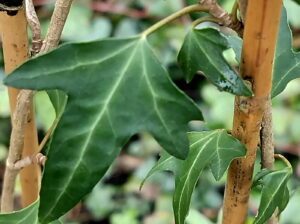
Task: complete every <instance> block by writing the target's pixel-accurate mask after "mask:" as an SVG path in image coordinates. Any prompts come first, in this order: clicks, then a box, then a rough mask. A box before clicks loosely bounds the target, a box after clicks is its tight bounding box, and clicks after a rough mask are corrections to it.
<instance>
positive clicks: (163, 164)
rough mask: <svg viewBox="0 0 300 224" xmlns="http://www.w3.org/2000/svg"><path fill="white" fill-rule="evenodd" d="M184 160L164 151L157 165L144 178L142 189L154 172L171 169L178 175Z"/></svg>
mask: <svg viewBox="0 0 300 224" xmlns="http://www.w3.org/2000/svg"><path fill="white" fill-rule="evenodd" d="M182 163H183V160H179V159H177V158H175V157H174V156H170V154H168V153H167V152H164V151H163V152H162V154H161V156H160V158H159V160H158V161H157V163H156V164H155V166H154V167H153V168H152V169H151V170H150V171H149V172H148V174H147V176H146V177H145V178H144V180H143V181H142V183H141V185H140V190H141V189H142V187H143V186H144V184H145V182H146V180H147V179H148V178H149V177H151V176H152V175H153V174H155V173H157V172H160V171H171V172H172V173H174V174H175V175H178V174H179V172H180V168H181V164H182Z"/></svg>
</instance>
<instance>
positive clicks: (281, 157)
mask: <svg viewBox="0 0 300 224" xmlns="http://www.w3.org/2000/svg"><path fill="white" fill-rule="evenodd" d="M274 158H276V159H280V160H281V161H282V162H284V163H285V165H286V166H287V167H288V168H290V169H292V165H291V163H290V161H288V160H287V158H285V157H284V156H283V155H281V154H275V155H274Z"/></svg>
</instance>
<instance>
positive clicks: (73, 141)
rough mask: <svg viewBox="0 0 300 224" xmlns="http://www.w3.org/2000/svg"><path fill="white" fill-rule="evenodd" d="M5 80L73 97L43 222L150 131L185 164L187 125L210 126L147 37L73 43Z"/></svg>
mask: <svg viewBox="0 0 300 224" xmlns="http://www.w3.org/2000/svg"><path fill="white" fill-rule="evenodd" d="M4 81H5V83H6V84H8V85H11V86H14V87H17V88H25V89H26V88H27V89H35V90H53V89H58V90H62V91H64V92H65V93H66V94H67V95H68V103H67V105H66V108H65V111H64V113H63V115H62V117H61V119H60V122H59V123H58V125H57V128H56V130H55V132H54V134H53V137H52V139H51V143H50V144H49V145H50V146H49V147H50V149H49V154H48V155H47V156H48V160H47V163H46V166H45V170H44V176H43V180H42V188H41V205H40V210H39V217H40V220H41V221H42V222H43V223H45V222H49V221H51V220H54V219H57V218H58V217H60V216H61V215H63V214H64V213H66V212H67V211H68V210H69V209H71V208H72V207H73V206H75V205H76V204H77V203H78V202H79V201H80V200H81V198H82V197H83V196H84V195H86V194H87V193H88V192H90V191H91V190H92V188H93V187H94V186H95V184H96V183H97V182H98V181H99V180H100V179H101V178H102V177H103V175H104V174H105V172H106V171H107V169H108V168H109V166H110V165H111V163H112V162H113V160H114V159H115V158H116V157H117V155H118V154H119V152H120V150H121V148H122V147H123V146H124V144H125V143H126V142H127V141H128V140H129V138H130V137H131V136H132V135H134V134H135V133H138V132H140V131H149V132H150V133H151V134H152V135H153V136H154V138H155V139H156V140H157V141H158V142H159V143H160V145H161V146H162V147H164V148H165V149H166V150H167V151H168V152H169V153H170V154H172V155H174V156H176V157H178V158H185V157H186V156H187V154H188V139H187V135H186V131H187V123H188V122H189V121H190V120H196V119H202V114H201V112H200V110H199V109H198V108H197V106H196V105H195V104H194V103H193V101H192V100H191V99H189V98H188V97H187V96H186V95H185V94H184V93H183V92H182V91H180V90H179V89H178V88H177V87H176V86H175V85H174V84H173V83H172V81H171V80H170V78H169V76H168V74H167V72H166V70H165V69H164V68H163V67H162V66H161V64H160V63H159V61H158V60H157V58H156V56H155V55H154V53H153V51H152V49H151V47H150V46H149V44H148V43H147V40H146V39H145V38H140V37H134V38H128V39H106V40H100V41H95V42H90V43H73V44H67V45H64V46H62V47H60V48H58V49H57V50H55V51H52V52H50V53H48V54H46V55H43V56H40V57H38V58H35V59H32V60H30V61H28V62H27V63H25V64H24V65H23V66H21V67H20V68H19V69H17V70H16V71H15V72H14V73H13V74H11V75H10V76H9V77H7V78H6V79H5V80H4Z"/></svg>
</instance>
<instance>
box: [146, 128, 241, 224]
mask: <svg viewBox="0 0 300 224" xmlns="http://www.w3.org/2000/svg"><path fill="white" fill-rule="evenodd" d="M189 139H190V153H189V155H188V157H187V159H186V160H184V161H182V160H178V159H176V158H174V157H173V156H171V155H167V154H163V156H162V157H161V158H160V160H159V161H158V163H157V164H156V165H155V166H154V167H153V168H152V169H151V171H150V172H149V173H148V175H147V177H149V176H150V175H152V174H153V173H154V172H157V171H162V170H170V171H173V173H174V174H175V179H176V180H175V192H174V197H173V209H174V216H175V221H176V224H184V222H185V219H186V216H187V215H188V212H189V207H190V202H191V197H192V193H193V190H194V188H195V185H196V183H197V181H198V179H199V177H200V175H201V172H202V170H203V169H204V168H205V167H210V169H211V170H212V173H213V175H214V177H215V179H216V180H220V178H221V177H222V176H223V175H224V173H225V172H226V170H227V168H228V167H229V165H230V163H231V161H232V160H233V159H235V158H237V157H242V156H245V154H246V148H245V146H244V145H242V144H241V143H240V142H239V141H238V140H237V139H235V138H233V137H232V136H230V135H228V134H227V132H226V131H225V130H216V131H203V132H192V133H189ZM147 177H146V178H147Z"/></svg>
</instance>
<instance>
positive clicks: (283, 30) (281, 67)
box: [272, 9, 300, 97]
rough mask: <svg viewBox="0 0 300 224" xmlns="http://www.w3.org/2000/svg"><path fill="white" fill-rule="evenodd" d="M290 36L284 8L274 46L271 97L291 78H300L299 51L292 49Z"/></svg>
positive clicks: (283, 87) (279, 91) (278, 92)
mask: <svg viewBox="0 0 300 224" xmlns="http://www.w3.org/2000/svg"><path fill="white" fill-rule="evenodd" d="M292 37H293V36H292V32H291V29H290V27H289V24H288V20H287V13H286V10H285V9H284V10H283V11H282V18H281V25H280V31H279V37H278V41H277V48H276V56H275V65H274V74H273V89H272V97H275V96H277V95H278V94H280V93H281V92H282V91H283V90H284V89H285V88H286V86H287V84H288V83H289V82H290V81H291V80H293V79H296V78H300V53H299V52H295V51H294V50H293V49H292Z"/></svg>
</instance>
